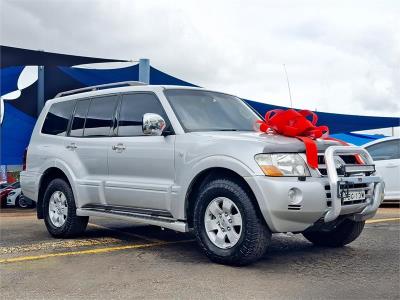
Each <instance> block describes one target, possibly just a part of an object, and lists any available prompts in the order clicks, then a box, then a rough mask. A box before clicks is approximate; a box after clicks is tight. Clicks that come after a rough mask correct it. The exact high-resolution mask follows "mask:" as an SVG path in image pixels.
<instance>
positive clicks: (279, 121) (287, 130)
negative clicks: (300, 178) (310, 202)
mask: <svg viewBox="0 0 400 300" xmlns="http://www.w3.org/2000/svg"><path fill="white" fill-rule="evenodd" d="M309 116H312V120H311V121H310V120H309V119H307V117H309ZM317 121H318V116H317V115H316V114H315V113H313V112H311V111H309V110H299V111H296V110H294V109H288V110H282V109H274V110H270V111H267V113H266V114H265V121H261V120H258V121H257V123H259V124H260V130H261V131H263V132H267V131H269V130H272V131H273V132H274V133H277V134H281V135H284V136H288V137H296V138H298V139H299V140H301V141H303V143H304V145H305V146H306V157H307V163H308V164H309V165H310V166H311V167H312V168H314V169H316V168H318V149H317V144H316V143H315V141H314V140H315V139H317V138H320V137H325V136H328V134H329V128H328V127H327V126H316V124H317Z"/></svg>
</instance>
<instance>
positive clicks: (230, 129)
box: [214, 128, 238, 131]
mask: <svg viewBox="0 0 400 300" xmlns="http://www.w3.org/2000/svg"><path fill="white" fill-rule="evenodd" d="M214 131H238V130H237V129H234V128H226V129H215V130H214Z"/></svg>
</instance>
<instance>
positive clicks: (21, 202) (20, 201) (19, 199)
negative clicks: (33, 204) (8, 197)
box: [15, 195, 29, 208]
mask: <svg viewBox="0 0 400 300" xmlns="http://www.w3.org/2000/svg"><path fill="white" fill-rule="evenodd" d="M15 206H16V207H20V208H29V203H27V202H26V200H25V199H24V197H23V196H21V195H20V196H18V197H17V199H15Z"/></svg>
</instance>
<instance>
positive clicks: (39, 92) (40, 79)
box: [37, 66, 44, 116]
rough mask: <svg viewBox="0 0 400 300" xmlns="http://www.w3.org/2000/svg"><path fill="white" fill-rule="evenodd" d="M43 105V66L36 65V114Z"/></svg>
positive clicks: (38, 113)
mask: <svg viewBox="0 0 400 300" xmlns="http://www.w3.org/2000/svg"><path fill="white" fill-rule="evenodd" d="M43 106H44V66H38V87H37V115H38V116H39V115H40V112H41V111H42V108H43Z"/></svg>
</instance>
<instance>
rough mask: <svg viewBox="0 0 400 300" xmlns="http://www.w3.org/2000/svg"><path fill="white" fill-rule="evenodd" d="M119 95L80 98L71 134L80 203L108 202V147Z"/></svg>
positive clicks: (71, 149)
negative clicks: (105, 194)
mask: <svg viewBox="0 0 400 300" xmlns="http://www.w3.org/2000/svg"><path fill="white" fill-rule="evenodd" d="M117 104H118V95H111V96H99V97H93V98H89V99H82V100H78V101H77V104H76V107H75V111H74V115H73V118H72V122H71V126H70V127H71V128H70V131H69V136H68V145H67V148H68V150H69V154H68V155H69V156H70V158H69V159H68V161H69V162H70V164H71V168H72V169H73V170H74V174H75V175H76V177H77V178H76V187H77V193H78V195H77V196H78V197H77V203H78V205H79V207H84V206H87V205H105V204H106V202H105V197H104V182H105V180H106V178H107V176H108V165H107V147H108V143H109V141H108V139H109V138H110V134H111V132H112V128H113V125H114V119H115V109H116V106H117Z"/></svg>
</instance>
